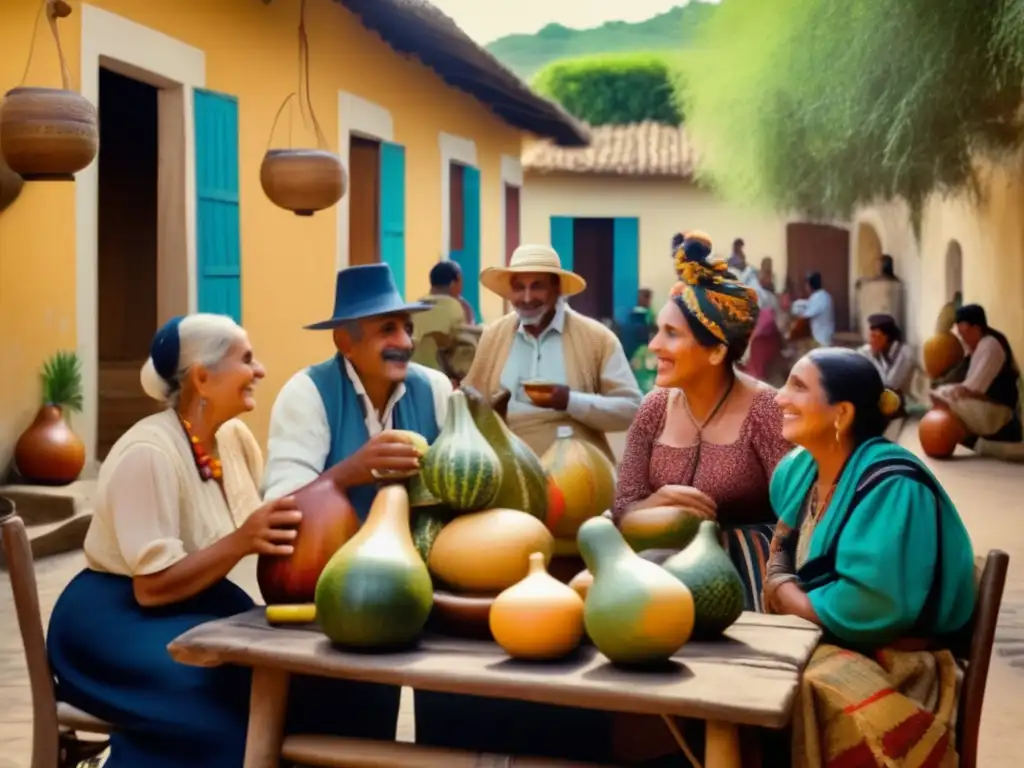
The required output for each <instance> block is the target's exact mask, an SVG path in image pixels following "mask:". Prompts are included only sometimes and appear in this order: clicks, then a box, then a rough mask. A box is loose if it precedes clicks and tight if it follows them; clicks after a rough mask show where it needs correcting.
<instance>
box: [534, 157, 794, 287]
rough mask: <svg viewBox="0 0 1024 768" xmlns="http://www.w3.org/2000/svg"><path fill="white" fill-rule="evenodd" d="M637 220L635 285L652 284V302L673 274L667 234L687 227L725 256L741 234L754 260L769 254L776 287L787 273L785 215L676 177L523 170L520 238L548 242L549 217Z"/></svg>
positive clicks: (669, 241) (670, 281) (782, 283)
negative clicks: (728, 198)
mask: <svg viewBox="0 0 1024 768" xmlns="http://www.w3.org/2000/svg"><path fill="white" fill-rule="evenodd" d="M552 216H572V217H578V218H584V217H591V218H613V217H616V216H636V217H638V218H639V219H640V285H641V287H646V288H650V289H651V290H653V291H654V302H655V306H660V305H661V304H662V303H664V301H665V300H666V299H667V296H668V291H669V289H670V288H671V287H672V285H673V284H674V283H675V281H676V277H675V271H674V268H673V266H672V259H671V254H670V247H671V241H672V235H674V234H675V233H676V232H680V231H685V230H688V229H701V230H703V231H705V232H707V233H708V234H709V235H710V236H711V239H712V241H713V242H714V244H715V253H716V254H717V255H718V256H721V257H723V258H724V257H727V256H728V255H729V252H730V251H731V249H732V241H733V240H734V239H735V238H737V237H742V238H743V239H744V241H745V242H746V249H745V250H746V253H747V258H748V259H749V260H750V262H751V263H752V264H755V265H759V264H760V262H761V259H762V258H763V257H765V256H771V257H772V264H773V267H774V270H775V274H776V283H777V287H778V288H781V287H782V286H783V285H784V282H783V281H784V280H785V273H786V219H785V218H783V217H781V216H777V215H773V214H770V213H763V212H760V211H755V210H749V209H743V208H738V207H737V206H734V205H730V204H728V203H724V202H722V201H721V200H720V199H718V198H716V197H715V196H714V195H713V194H712V193H710V192H708V191H707V190H704V189H700V188H699V187H696V186H694V185H692V184H689V183H687V182H683V181H675V180H653V179H630V178H616V177H608V178H604V177H602V178H596V177H588V176H558V175H550V176H548V175H541V174H534V173H528V174H527V176H526V184H525V187H524V189H523V214H522V232H523V242H539V243H548V242H550V237H551V235H550V218H551V217H552Z"/></svg>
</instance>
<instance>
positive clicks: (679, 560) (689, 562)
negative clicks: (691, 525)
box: [662, 520, 743, 640]
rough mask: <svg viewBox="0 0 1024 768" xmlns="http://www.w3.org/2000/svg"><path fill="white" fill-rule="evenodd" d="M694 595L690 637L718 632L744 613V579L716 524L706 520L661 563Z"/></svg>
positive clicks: (715, 634) (702, 637)
mask: <svg viewBox="0 0 1024 768" xmlns="http://www.w3.org/2000/svg"><path fill="white" fill-rule="evenodd" d="M662 568H664V569H665V570H666V571H668V572H669V573H671V574H672V575H673V576H675V577H676V578H677V579H679V580H680V581H681V582H682V583H683V584H685V585H686V587H687V588H688V589H689V590H690V594H692V595H693V607H694V621H693V636H694V638H695V639H698V640H709V639H712V638H715V637H718V636H719V635H721V634H722V633H723V632H724V631H725V630H726V629H728V628H729V627H730V626H732V624H733V622H735V621H736V619H738V618H739V617H740V614H741V613H743V582H741V581H740V575H739V573H737V572H736V567H735V566H734V565H733V564H732V560H731V559H730V558H729V555H728V554H727V553H726V551H725V550H724V549H722V545H721V539H720V538H719V528H718V523H716V522H715V521H714V520H705V521H703V522H702V523H701V524H700V530H698V531H697V535H696V536H695V537H694V539H693V541H691V542H690V544H689V545H688V546H687V547H686V548H685V549H684V550H682V551H681V552H677V553H676V554H674V555H672V557H670V558H669V559H668V560H666V561H665V562H664V563H662Z"/></svg>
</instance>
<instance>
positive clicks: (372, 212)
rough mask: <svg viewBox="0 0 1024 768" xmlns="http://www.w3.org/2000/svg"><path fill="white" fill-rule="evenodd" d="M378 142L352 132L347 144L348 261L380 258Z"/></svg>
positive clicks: (372, 261)
mask: <svg viewBox="0 0 1024 768" xmlns="http://www.w3.org/2000/svg"><path fill="white" fill-rule="evenodd" d="M380 166H381V152H380V142H377V141H372V140H370V139H363V138H360V137H359V136H353V137H352V138H351V139H350V142H349V148H348V263H349V266H353V267H355V266H358V265H360V264H376V263H377V262H379V261H380V229H381V226H380V197H381V189H380V171H381V168H380Z"/></svg>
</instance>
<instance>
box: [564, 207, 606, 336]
mask: <svg viewBox="0 0 1024 768" xmlns="http://www.w3.org/2000/svg"><path fill="white" fill-rule="evenodd" d="M614 263H615V220H614V219H576V220H575V221H574V225H573V271H574V272H576V274H578V275H579V276H580V277H582V278H583V279H584V280H586V281H587V289H586V290H585V291H584V292H583V293H580V294H577V295H576V296H573V297H572V298H571V299H570V300H569V305H570V306H571V307H572V308H573V309H575V310H576V311H577V312H579V313H581V314H584V315H587V316H588V317H592V318H594V319H595V320H611V319H613V315H614V312H615V309H614V307H615V299H614V293H615V288H614V282H615V275H614Z"/></svg>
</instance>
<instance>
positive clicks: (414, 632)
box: [315, 484, 434, 650]
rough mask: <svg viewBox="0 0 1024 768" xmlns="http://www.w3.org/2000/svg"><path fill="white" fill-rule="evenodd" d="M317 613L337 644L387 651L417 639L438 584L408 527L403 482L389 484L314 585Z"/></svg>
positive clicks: (320, 621)
mask: <svg viewBox="0 0 1024 768" xmlns="http://www.w3.org/2000/svg"><path fill="white" fill-rule="evenodd" d="M315 601H316V616H317V621H318V622H319V623H320V627H321V628H322V629H323V631H324V634H326V635H327V637H329V638H330V639H331V640H332V641H333V642H335V643H337V644H338V645H342V646H347V647H352V648H360V649H367V650H372V649H386V648H391V647H396V646H403V645H407V644H408V643H410V642H412V641H413V640H415V639H416V637H417V636H418V635H419V633H420V632H421V631H422V629H423V626H424V625H425V624H426V622H427V617H428V616H429V615H430V609H431V608H432V607H433V603H434V587H433V584H432V583H431V580H430V572H429V571H428V570H427V566H426V564H425V563H424V562H423V558H422V557H420V554H419V552H417V550H416V547H415V545H414V544H413V540H412V534H411V533H410V530H409V495H408V492H407V491H406V489H405V486H404V485H400V484H393V485H385V486H383V487H382V488H381V489H380V490H379V491H378V492H377V496H376V497H375V498H374V500H373V505H372V506H371V507H370V514H369V516H368V517H367V518H366V522H365V523H363V527H362V528H361V529H360V530H359V532H358V533H357V534H356V535H355V536H353V537H352V538H351V539H350V540H349V541H348V543H347V544H345V545H344V546H343V547H342V548H341V549H339V550H338V551H337V552H336V553H335V554H334V556H333V557H332V558H331V559H330V561H329V562H328V563H327V566H326V567H325V568H324V570H323V573H321V574H320V579H319V580H318V581H317V584H316V597H315Z"/></svg>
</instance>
